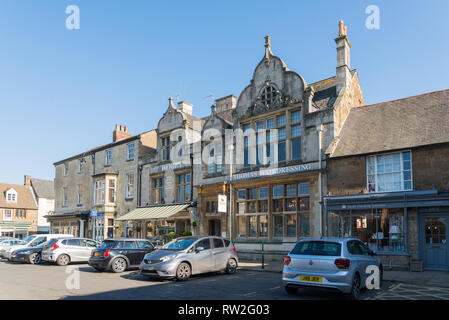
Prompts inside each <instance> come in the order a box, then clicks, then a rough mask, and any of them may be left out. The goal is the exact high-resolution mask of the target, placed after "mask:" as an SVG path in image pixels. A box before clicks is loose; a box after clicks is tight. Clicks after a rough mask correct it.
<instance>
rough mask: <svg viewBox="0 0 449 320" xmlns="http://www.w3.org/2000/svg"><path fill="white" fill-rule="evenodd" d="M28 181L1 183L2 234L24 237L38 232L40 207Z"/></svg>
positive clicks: (0, 230) (0, 219)
mask: <svg viewBox="0 0 449 320" xmlns="http://www.w3.org/2000/svg"><path fill="white" fill-rule="evenodd" d="M27 182H29V181H27V180H25V184H24V185H15V184H7V183H0V236H8V237H15V238H19V239H24V238H26V237H27V236H28V235H29V234H36V233H37V231H38V230H37V225H38V207H37V203H36V201H35V199H34V197H33V190H32V188H31V186H30V185H29V184H27Z"/></svg>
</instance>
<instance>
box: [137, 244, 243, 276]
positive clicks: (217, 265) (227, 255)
mask: <svg viewBox="0 0 449 320" xmlns="http://www.w3.org/2000/svg"><path fill="white" fill-rule="evenodd" d="M237 266H238V257H237V254H236V253H235V250H234V247H233V245H232V243H231V242H230V241H229V240H227V239H223V238H220V237H214V236H197V237H195V236H193V237H181V238H177V239H174V240H173V241H170V242H169V243H167V244H166V245H164V246H162V247H161V248H160V249H158V250H157V251H154V252H152V253H149V254H147V255H145V257H144V259H143V261H142V263H141V264H140V267H139V268H140V272H141V274H142V275H144V276H149V277H158V278H176V279H178V280H187V279H188V278H189V277H190V276H191V275H194V274H200V273H206V272H217V271H225V272H226V273H230V274H231V273H234V272H235V271H236V270H237Z"/></svg>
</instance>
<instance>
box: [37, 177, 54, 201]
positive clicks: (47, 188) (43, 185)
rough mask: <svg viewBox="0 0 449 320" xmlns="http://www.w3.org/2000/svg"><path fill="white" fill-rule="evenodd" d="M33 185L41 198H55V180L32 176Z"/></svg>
mask: <svg viewBox="0 0 449 320" xmlns="http://www.w3.org/2000/svg"><path fill="white" fill-rule="evenodd" d="M31 185H32V187H33V189H34V191H35V192H36V195H37V196H38V197H39V198H45V199H54V198H55V190H54V182H53V181H51V180H42V179H35V178H31Z"/></svg>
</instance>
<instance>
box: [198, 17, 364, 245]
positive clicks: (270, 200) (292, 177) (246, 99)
mask: <svg viewBox="0 0 449 320" xmlns="http://www.w3.org/2000/svg"><path fill="white" fill-rule="evenodd" d="M335 41H336V44H337V67H336V75H335V76H333V77H331V78H328V79H325V80H322V81H318V82H314V83H311V84H307V82H306V81H305V80H304V79H303V78H302V77H301V76H300V75H299V74H298V73H296V72H294V71H291V70H289V69H288V68H287V66H286V64H285V63H284V61H283V60H282V59H281V58H279V57H277V56H275V55H274V54H273V53H272V50H271V41H270V37H269V36H267V37H266V38H265V54H264V56H263V58H262V60H261V61H260V62H259V63H258V65H257V67H256V69H255V71H254V73H253V76H252V79H251V81H250V84H249V85H248V86H247V87H246V88H245V89H244V90H243V91H242V93H241V94H240V96H239V98H238V100H237V101H236V103H235V104H232V103H230V104H229V105H230V109H231V112H230V113H229V114H226V115H225V116H224V117H223V116H219V115H218V114H217V113H216V111H215V110H212V113H211V115H210V117H209V118H208V119H207V120H206V123H205V125H204V128H203V131H205V129H207V128H208V127H215V128H216V129H218V131H219V132H220V133H219V134H217V136H216V137H214V139H213V141H212V142H210V144H211V145H214V146H215V147H214V152H211V153H210V155H211V157H215V159H216V160H218V162H220V161H221V160H222V159H228V158H229V157H230V155H231V154H232V164H233V165H232V174H231V168H230V167H231V166H230V164H229V163H230V162H227V164H225V165H223V166H221V165H219V166H218V170H217V165H215V166H214V165H213V162H211V165H208V164H205V165H204V167H205V168H203V170H202V179H201V181H200V182H199V183H198V184H196V185H195V186H196V187H197V189H198V190H199V191H198V192H199V199H198V211H199V214H200V221H201V223H200V231H201V233H203V234H220V235H223V236H227V237H229V235H230V233H232V237H233V238H234V239H236V240H237V241H239V240H241V241H260V240H265V241H273V240H274V241H281V242H282V241H283V242H287V243H285V244H284V245H272V246H268V247H273V248H275V249H276V250H279V249H282V250H287V249H288V248H290V247H291V246H292V245H293V243H294V242H295V241H296V240H297V239H298V238H302V237H309V236H315V237H319V236H321V235H323V217H322V206H321V203H320V202H321V201H320V200H321V197H322V196H323V195H325V194H326V192H327V190H326V183H325V178H326V177H325V172H326V166H327V165H326V158H325V153H324V151H325V150H326V149H327V147H328V146H329V145H330V143H331V142H332V141H333V139H334V138H335V137H336V136H338V134H339V132H340V130H341V127H342V124H343V122H344V121H345V119H346V116H347V114H348V113H349V110H350V109H351V108H353V107H357V106H360V105H363V104H364V100H363V95H362V92H361V89H360V84H359V80H358V75H357V72H356V71H355V70H351V69H350V48H351V44H350V42H349V39H348V37H347V35H346V28H345V27H344V26H343V23H342V22H340V32H339V35H338V37H337V38H336V39H335ZM218 105H219V104H218V102H217V106H218ZM220 111H222V110H220ZM229 128H231V129H233V130H234V133H233V137H232V139H233V140H226V136H225V133H224V131H225V130H226V129H229ZM219 136H221V141H224V143H221V142H220V141H218V142H217V138H218V137H219ZM205 140H207V137H205V136H204V134H203V148H205V147H207V146H208V142H205ZM229 141H231V142H229ZM225 145H226V147H224V146H225ZM230 145H232V146H231V147H229V146H230ZM217 151H219V152H217ZM217 154H218V156H219V159H217ZM216 163H217V162H216ZM231 189H232V191H231ZM217 193H221V194H223V195H226V196H227V199H228V200H230V201H229V204H228V209H227V212H226V213H220V212H218V210H217V203H216V202H217ZM229 206H230V207H229ZM229 217H231V219H229ZM288 242H290V243H288ZM239 247H240V248H252V246H251V245H243V244H241V245H239ZM268 247H267V248H268Z"/></svg>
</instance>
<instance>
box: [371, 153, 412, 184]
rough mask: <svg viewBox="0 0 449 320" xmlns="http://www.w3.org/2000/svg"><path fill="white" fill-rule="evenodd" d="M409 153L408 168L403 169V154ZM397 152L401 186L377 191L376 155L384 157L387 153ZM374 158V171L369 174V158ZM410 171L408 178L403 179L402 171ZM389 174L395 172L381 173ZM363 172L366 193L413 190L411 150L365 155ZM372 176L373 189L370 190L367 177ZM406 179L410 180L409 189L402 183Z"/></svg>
mask: <svg viewBox="0 0 449 320" xmlns="http://www.w3.org/2000/svg"><path fill="white" fill-rule="evenodd" d="M405 153H409V154H410V160H407V161H410V169H409V170H404V161H405V160H404V154H405ZM395 154H399V156H400V174H401V188H400V189H399V190H383V191H378V188H379V184H378V172H377V160H378V157H386V156H388V155H395ZM370 159H374V172H373V174H369V160H370ZM405 171H410V180H405V177H404V172H405ZM389 173H390V174H391V173H397V172H388V173H383V174H389ZM365 174H366V193H386V192H403V191H413V188H414V185H413V161H412V151H411V150H403V151H399V152H389V153H379V154H374V155H370V156H367V157H366V159H365ZM381 175H382V173H381ZM370 176H373V177H374V189H375V190H374V191H370V183H369V177H370ZM406 181H410V189H405V188H404V184H405V182H406Z"/></svg>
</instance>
